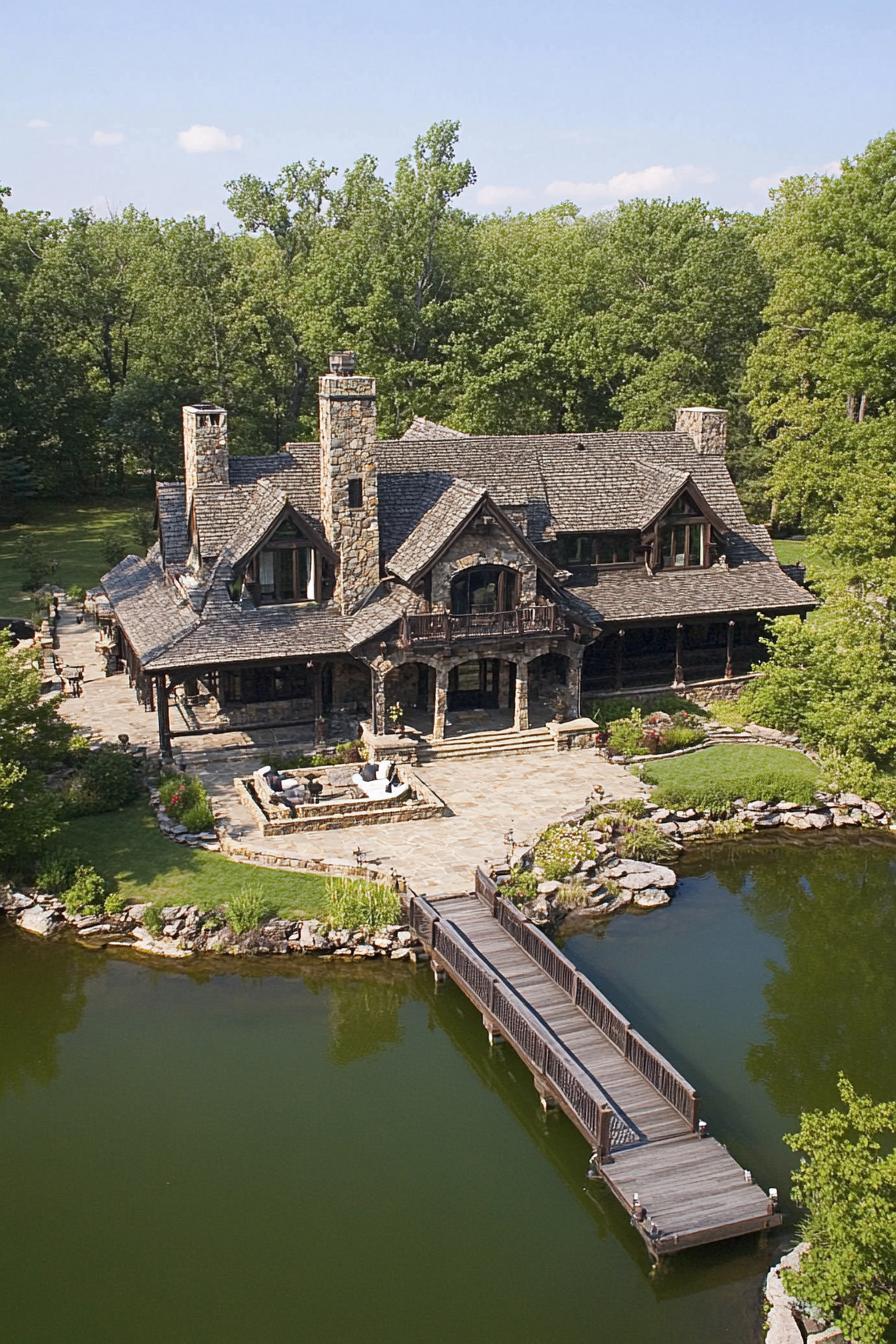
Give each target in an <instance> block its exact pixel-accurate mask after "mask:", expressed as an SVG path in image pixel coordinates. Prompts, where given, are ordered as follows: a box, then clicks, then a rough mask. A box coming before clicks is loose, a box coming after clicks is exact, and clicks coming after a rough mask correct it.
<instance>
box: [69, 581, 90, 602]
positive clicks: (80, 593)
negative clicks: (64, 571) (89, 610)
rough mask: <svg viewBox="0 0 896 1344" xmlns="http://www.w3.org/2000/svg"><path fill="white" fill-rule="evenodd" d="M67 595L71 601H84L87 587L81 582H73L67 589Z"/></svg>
mask: <svg viewBox="0 0 896 1344" xmlns="http://www.w3.org/2000/svg"><path fill="white" fill-rule="evenodd" d="M65 595H66V597H67V598H68V600H69V602H83V601H84V599H85V598H86V596H87V589H86V588H84V587H82V586H81V584H80V583H73V584H71V585H70V586H69V587H68V588H66V590H65Z"/></svg>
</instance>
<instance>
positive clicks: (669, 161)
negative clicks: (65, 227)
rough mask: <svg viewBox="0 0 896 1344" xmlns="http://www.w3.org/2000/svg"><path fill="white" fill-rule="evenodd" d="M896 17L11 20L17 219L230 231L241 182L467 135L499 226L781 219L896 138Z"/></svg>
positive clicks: (109, 8)
mask: <svg viewBox="0 0 896 1344" xmlns="http://www.w3.org/2000/svg"><path fill="white" fill-rule="evenodd" d="M894 39H896V7H894V5H893V4H892V3H891V2H890V0H855V3H852V4H846V3H833V2H832V0H813V2H812V3H809V0H801V3H788V2H787V0H779V2H778V3H770V0H753V3H728V2H727V0H716V2H715V3H706V2H704V0H700V2H698V3H658V2H657V0H631V2H630V3H608V2H607V0H598V2H597V3H594V2H593V0H592V2H591V3H589V0H579V2H578V3H571V2H570V0H554V3H553V4H551V3H549V0H541V3H534V2H533V0H514V3H510V2H509V0H499V2H498V3H494V2H492V3H490V2H489V0H478V2H477V0H452V3H447V4H444V5H441V6H439V7H433V6H432V5H431V4H427V3H426V0H423V2H422V3H421V0H400V2H399V3H396V2H395V0H381V3H379V4H372V3H360V2H359V0H336V3H334V4H333V5H332V6H329V7H328V6H327V4H325V3H322V2H321V0H318V2H317V3H315V4H313V5H312V4H308V3H305V2H304V0H301V2H300V0H293V3H285V0H255V3H254V4H252V5H251V6H250V5H248V4H246V3H245V0H243V2H240V0H217V3H211V0H182V3H179V4H176V3H172V0H153V2H152V3H149V4H146V3H144V4H142V5H135V4H132V3H129V0H115V3H111V0H80V3H78V4H75V3H72V0H69V3H65V4H63V3H57V4H47V3H42V2H41V0H35V2H33V3H31V4H29V5H25V4H18V5H15V6H14V7H13V8H12V9H9V10H7V13H6V17H5V20H4V32H3V52H2V57H0V182H3V183H6V184H8V185H10V186H11V187H12V188H13V192H14V194H13V198H12V205H13V206H14V207H15V206H19V207H24V208H33V209H38V208H42V209H48V210H51V211H53V212H62V213H67V212H68V211H69V210H71V209H73V208H74V207H75V206H78V205H85V206H92V207H93V208H94V209H97V210H106V209H113V210H114V209H120V208H121V207H122V206H124V205H126V204H128V203H131V202H132V203H134V204H136V205H137V206H139V207H141V208H144V209H147V210H149V211H151V212H152V213H153V214H160V215H165V216H170V215H183V214H186V213H194V214H198V213H202V214H205V215H206V216H207V218H208V219H209V220H210V221H214V222H220V223H222V224H224V225H225V226H230V224H231V223H232V221H231V220H230V218H229V216H228V213H227V211H226V209H225V207H224V205H223V197H224V194H225V193H224V191H223V183H224V182H225V181H226V180H228V179H229V178H232V177H235V176H237V175H239V174H240V173H243V172H254V173H258V174H260V175H261V176H262V177H272V176H274V175H275V174H276V172H277V170H278V168H279V167H280V165H281V164H283V163H286V162H290V161H292V160H294V159H308V158H312V157H313V158H318V159H324V160H326V161H328V162H331V163H334V164H336V165H338V166H345V165H346V164H348V163H350V162H352V161H353V160H354V159H355V158H357V157H358V155H360V154H362V153H365V152H370V153H373V154H375V155H376V156H377V158H378V159H379V161H380V164H381V165H382V167H383V168H384V169H386V170H391V167H392V165H393V164H394V161H395V159H396V158H397V157H398V156H399V155H400V154H402V153H404V152H405V151H406V150H407V149H409V148H410V146H411V144H412V142H413V139H414V137H415V136H416V135H417V134H418V133H419V132H420V131H422V130H423V129H425V128H426V127H427V126H428V125H429V124H430V123H431V122H433V121H435V120H438V119H441V118H444V117H451V118H455V119H458V120H460V122H461V123H462V141H461V150H462V153H463V154H464V155H465V156H466V157H469V158H470V159H472V161H473V163H474V164H475V165H476V169H477V173H478V181H477V184H476V186H475V187H474V188H472V189H471V191H470V192H469V193H468V194H467V197H466V200H465V204H466V205H468V206H469V207H470V208H472V209H476V210H490V209H498V210H502V209H504V208H506V207H508V206H509V207H511V208H513V209H523V208H524V209H533V208H538V207H539V206H543V205H547V204H549V203H551V202H552V201H556V200H559V199H566V198H570V199H573V200H575V201H577V202H578V203H579V204H580V205H582V206H583V207H584V208H585V209H586V210H595V209H600V208H603V207H605V206H607V205H609V204H612V203H613V202H614V201H615V200H616V199H617V198H618V197H620V196H622V197H625V196H629V195H633V194H638V195H642V194H645V195H658V196H666V195H671V196H673V197H688V196H692V195H701V196H703V197H704V198H705V199H708V200H711V201H713V202H717V203H719V204H722V205H725V206H729V207H732V208H760V207H761V206H762V205H763V204H764V203H765V201H766V198H767V197H766V193H767V190H768V185H769V183H771V182H773V181H774V180H775V179H776V178H778V177H779V176H780V175H781V174H782V173H787V172H794V171H814V170H824V169H826V168H828V167H829V166H830V165H832V164H836V163H837V162H838V161H839V160H840V159H841V158H842V157H843V156H844V155H850V154H854V153H857V152H858V151H859V150H861V149H862V148H863V146H864V145H865V144H866V143H867V141H868V140H869V139H871V138H872V137H874V136H877V135H880V134H882V133H883V132H884V131H886V130H888V129H890V128H891V127H893V126H894V125H896V106H894V96H896V78H894V72H893V71H894V67H893V52H894V50H896V41H894Z"/></svg>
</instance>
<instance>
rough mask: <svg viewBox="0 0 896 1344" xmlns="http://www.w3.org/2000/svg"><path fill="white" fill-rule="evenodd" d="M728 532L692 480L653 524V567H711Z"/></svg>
mask: <svg viewBox="0 0 896 1344" xmlns="http://www.w3.org/2000/svg"><path fill="white" fill-rule="evenodd" d="M726 531H727V528H726V527H725V524H724V523H723V522H722V520H721V519H720V518H719V516H718V514H716V513H715V512H714V510H712V509H711V508H710V506H709V504H708V503H707V502H706V500H705V498H704V497H703V495H702V494H701V492H700V491H699V490H698V488H697V487H696V485H695V484H694V482H693V481H691V480H690V479H688V482H687V484H686V485H685V486H684V488H683V489H682V490H680V491H679V492H678V493H677V494H676V496H675V498H674V499H673V500H672V501H671V503H669V504H668V505H666V507H665V508H664V509H663V510H662V512H661V513H660V514H659V516H658V517H657V518H656V520H655V522H654V524H653V568H654V569H664V570H676V569H708V568H709V566H710V565H712V564H714V563H715V561H716V560H717V559H718V555H719V547H720V544H721V541H722V538H723V537H724V535H725V532H726Z"/></svg>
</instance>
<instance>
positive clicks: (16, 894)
mask: <svg viewBox="0 0 896 1344" xmlns="http://www.w3.org/2000/svg"><path fill="white" fill-rule="evenodd" d="M0 904H2V906H3V908H4V909H5V910H27V909H28V907H29V906H31V905H33V904H34V901H33V900H32V899H31V897H30V896H26V895H25V893H24V891H10V892H9V893H8V894H7V895H5V896H4V897H3V898H2V901H0Z"/></svg>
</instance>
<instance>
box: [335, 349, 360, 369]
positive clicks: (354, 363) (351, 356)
mask: <svg viewBox="0 0 896 1344" xmlns="http://www.w3.org/2000/svg"><path fill="white" fill-rule="evenodd" d="M357 367H358V357H357V355H356V354H355V352H354V350H334V351H333V353H332V354H331V355H330V372H331V373H342V374H352V373H354V371H355V369H356V368H357Z"/></svg>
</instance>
